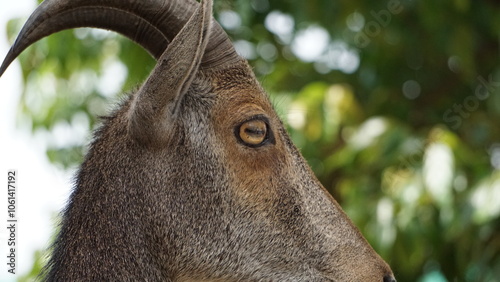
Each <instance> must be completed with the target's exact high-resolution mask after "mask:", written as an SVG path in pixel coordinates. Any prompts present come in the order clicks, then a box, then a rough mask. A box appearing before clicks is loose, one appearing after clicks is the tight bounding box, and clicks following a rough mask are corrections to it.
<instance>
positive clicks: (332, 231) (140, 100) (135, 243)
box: [0, 0, 395, 282]
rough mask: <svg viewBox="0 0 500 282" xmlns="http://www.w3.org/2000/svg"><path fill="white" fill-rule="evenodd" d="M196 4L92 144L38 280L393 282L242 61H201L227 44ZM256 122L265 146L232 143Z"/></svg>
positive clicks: (231, 56) (224, 53) (218, 56)
mask: <svg viewBox="0 0 500 282" xmlns="http://www.w3.org/2000/svg"><path fill="white" fill-rule="evenodd" d="M46 1H52V2H56V1H59V0H46ZM148 1H155V0H148ZM156 1H160V0H156ZM76 2H78V1H76ZM76 2H75V3H76ZM110 2H113V1H111V0H110ZM160 2H161V1H160ZM187 2H189V5H188V4H183V3H184V1H173V0H172V1H167V2H165V3H168V4H169V5H171V6H176V7H177V6H179V5H180V6H182V5H187V6H189V7H197V8H196V11H195V12H194V14H193V16H190V18H189V20H182V21H183V22H184V23H186V22H187V23H186V24H185V25H184V27H183V28H182V29H181V30H180V31H179V32H178V34H177V35H175V38H173V39H172V38H167V39H168V40H167V41H168V42H169V43H168V47H166V48H165V51H164V52H163V53H162V54H161V56H159V58H158V64H157V66H156V67H155V69H154V70H153V71H152V73H151V75H150V77H149V78H148V80H147V81H146V82H145V83H144V85H143V86H142V87H141V88H140V89H139V90H138V91H136V92H134V93H132V94H131V95H130V96H129V98H128V99H126V100H125V101H124V102H123V103H122V104H121V105H120V107H118V109H117V110H115V111H114V112H113V113H112V114H111V115H110V116H109V117H107V118H105V119H104V120H103V123H102V125H101V127H100V128H99V129H98V130H97V131H96V132H95V135H94V140H93V142H92V144H91V145H90V149H89V151H88V153H87V155H86V157H85V161H84V162H83V164H82V165H81V167H80V169H79V171H78V173H77V176H76V181H75V188H74V191H73V193H72V195H71V197H70V200H69V203H68V205H67V207H66V209H65V210H64V212H63V216H62V222H61V229H60V232H59V234H58V237H57V239H56V241H55V242H54V246H53V253H52V257H51V259H50V261H49V263H48V264H47V266H46V267H45V269H44V274H43V279H44V280H46V281H115V280H116V281H366V282H368V281H370V282H371V281H383V282H391V281H395V280H394V278H393V274H392V271H391V269H390V268H389V266H388V265H387V264H386V263H385V262H384V261H383V260H382V259H381V258H380V257H379V256H378V255H377V253H376V252H375V251H374V250H373V249H372V248H371V247H370V245H369V244H368V243H367V242H366V240H365V239H364V238H363V236H362V235H361V233H360V232H359V231H358V229H357V228H356V227H355V226H354V225H353V224H352V222H351V221H350V220H349V218H348V217H347V216H346V214H345V213H344V212H343V211H342V209H341V207H340V206H339V205H338V204H337V202H336V201H335V200H334V199H333V198H332V197H331V196H330V194H329V193H328V192H327V191H326V190H325V189H324V188H323V186H322V185H321V183H320V182H319V181H318V180H317V178H316V177H315V176H314V174H313V172H312V171H311V169H310V168H309V166H308V165H307V163H306V161H305V160H304V159H303V157H302V156H301V154H300V152H299V151H298V150H297V148H296V147H295V146H294V145H293V143H292V141H291V140H290V138H289V136H288V134H287V132H286V130H285V128H284V126H283V124H282V122H281V121H280V119H279V118H278V116H277V114H276V112H275V111H274V109H273V107H272V105H271V103H270V101H269V98H268V97H267V94H266V93H265V91H264V90H263V89H262V88H261V86H260V85H259V83H258V82H257V80H256V79H255V77H254V74H253V72H252V70H251V68H250V67H249V66H248V64H247V62H246V61H245V60H243V59H241V58H239V57H237V55H235V53H234V50H233V49H232V47H231V48H229V47H227V48H226V47H224V48H223V49H222V50H219V51H214V50H215V49H211V53H212V54H213V55H207V53H206V52H205V50H206V48H209V47H207V46H214V44H213V42H212V43H211V40H214V39H213V38H217V40H220V42H226V41H225V40H226V39H224V38H226V37H227V36H225V35H224V36H225V37H223V36H222V35H220V34H217V35H215V36H213V35H212V33H211V32H213V31H214V29H215V30H217V28H216V27H214V26H217V25H216V24H215V23H214V24H212V16H211V5H212V3H211V1H204V2H203V3H202V5H197V4H196V3H195V2H190V1H187ZM44 3H45V2H44ZM61 3H63V2H61ZM82 3H83V2H82ZM172 3H173V4H172ZM47 5H49V7H50V3H49V4H47ZM65 5H70V4H68V3H66V4H65ZM75 5H80V4H75ZM176 9H179V7H177V8H176ZM165 13H166V14H168V11H167V12H165ZM99 19H100V20H102V19H101V18H99ZM88 21H89V19H87V21H86V22H85V23H86V24H87V23H88ZM70 26H71V27H72V26H74V25H70ZM106 26H109V24H108V25H106ZM55 31H57V30H53V31H52V32H55ZM118 31H120V30H118ZM155 34H168V33H167V32H165V31H164V30H162V29H161V28H159V29H158V30H157V31H155ZM20 37H21V36H20ZM137 41H138V42H139V43H140V44H142V43H144V42H141V41H140V40H137ZM26 44H28V43H23V46H24V45H26ZM144 44H146V45H147V43H144ZM28 45H29V44H28ZM215 45H217V44H215ZM19 48H21V47H19ZM155 48H157V47H155ZM211 48H212V47H211ZM221 48H222V47H221ZM228 48H229V49H228ZM18 52H20V51H19V50H14V51H13V54H15V53H18ZM214 58H215V59H214ZM4 69H5V68H4ZM0 72H1V71H0ZM253 120H260V121H263V122H265V125H266V130H267V131H266V135H265V136H266V139H265V140H263V142H262V143H261V144H259V146H250V144H245V143H244V142H242V140H241V139H239V138H238V136H237V134H238V132H239V130H238V128H239V126H241V125H242V124H245V123H246V122H248V121H253Z"/></svg>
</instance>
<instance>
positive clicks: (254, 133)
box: [239, 120, 267, 146]
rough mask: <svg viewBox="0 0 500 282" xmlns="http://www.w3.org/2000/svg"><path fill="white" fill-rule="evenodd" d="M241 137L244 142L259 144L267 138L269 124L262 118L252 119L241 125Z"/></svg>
mask: <svg viewBox="0 0 500 282" xmlns="http://www.w3.org/2000/svg"><path fill="white" fill-rule="evenodd" d="M239 137H240V139H241V141H243V143H244V144H246V145H249V146H258V145H260V144H262V143H264V142H265V141H266V139H267V124H266V123H265V122H264V121H262V120H251V121H247V122H244V123H243V124H242V125H241V126H240V130H239Z"/></svg>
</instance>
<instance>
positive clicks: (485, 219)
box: [8, 0, 500, 281]
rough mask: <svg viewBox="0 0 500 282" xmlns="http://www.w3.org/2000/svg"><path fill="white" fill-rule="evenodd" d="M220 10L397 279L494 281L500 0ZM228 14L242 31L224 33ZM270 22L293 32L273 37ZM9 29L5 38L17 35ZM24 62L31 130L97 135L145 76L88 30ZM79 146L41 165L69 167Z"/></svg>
mask: <svg viewBox="0 0 500 282" xmlns="http://www.w3.org/2000/svg"><path fill="white" fill-rule="evenodd" d="M215 10H216V17H217V18H218V19H220V20H221V22H222V23H223V26H225V28H226V30H227V31H228V34H229V35H230V36H231V37H232V38H233V40H234V41H235V42H239V43H242V44H240V46H244V47H245V46H246V47H245V48H243V49H240V50H243V51H244V53H245V54H247V55H248V58H249V61H250V63H251V64H252V66H253V67H254V69H255V72H256V74H257V76H258V77H259V78H260V79H261V81H262V82H263V84H264V86H265V87H266V89H268V91H269V92H270V94H271V97H272V99H273V100H274V101H275V104H276V108H277V110H278V112H279V113H280V114H281V115H282V117H283V118H284V119H285V120H286V121H287V123H288V125H289V130H290V134H291V135H292V137H293V139H294V141H295V143H296V144H297V145H298V146H299V147H300V148H301V151H302V153H303V155H304V156H305V157H306V158H307V159H308V161H309V162H310V164H311V166H312V167H313V170H314V171H315V172H316V174H317V176H318V178H319V179H320V180H321V181H322V183H323V184H324V186H325V187H326V188H327V189H328V190H329V191H330V192H331V193H332V194H333V195H334V197H335V198H336V199H337V200H338V201H339V202H340V203H341V205H342V206H343V208H344V209H345V211H346V212H347V213H348V214H349V216H350V217H351V218H352V219H353V221H354V222H355V224H356V225H357V226H359V227H360V230H361V231H362V233H363V234H364V235H365V236H366V238H367V239H368V240H369V241H370V242H371V244H372V245H373V246H374V248H375V249H376V250H377V251H378V252H379V253H380V254H381V255H382V256H383V257H384V258H385V259H386V260H387V261H388V262H389V263H390V264H391V266H392V268H393V270H394V271H395V273H396V276H397V278H398V281H498V277H500V208H499V207H500V204H499V202H500V127H499V126H498V120H499V119H500V64H499V63H500V9H499V7H498V3H496V2H495V1H488V0H482V1H475V2H472V1H470V0H455V1H434V2H433V1H402V0H401V1H398V0H387V1H382V2H380V1H332V0H313V1H293V0H286V1H285V0H281V1H279V0H276V1H268V0H251V1H248V0H234V1H229V0H226V1H216V7H215ZM277 12H279V13H277ZM228 15H232V16H233V19H236V21H229V22H226V23H225V24H224V20H223V19H224V17H227V16H228ZM234 15H237V16H236V18H234ZM271 15H278V16H280V15H281V18H280V19H281V20H283V19H285V20H287V19H288V20H290V19H291V20H292V21H291V24H292V25H293V26H292V28H288V29H287V27H290V21H289V22H288V25H285V31H276V30H273V26H272V25H269V24H266V19H268V20H269V19H270V17H271ZM283 16H284V17H283ZM285 22H286V21H285ZM19 24H20V21H19V20H15V21H13V22H12V23H11V25H9V29H8V30H9V31H10V35H11V36H14V34H16V31H17V30H18V27H19ZM311 26H312V27H315V28H319V29H320V30H322V31H324V32H326V34H328V38H327V39H328V42H327V43H328V44H327V47H326V49H325V50H323V52H322V53H321V54H320V55H318V56H316V57H315V58H308V59H305V60H301V56H299V55H298V54H297V53H296V51H295V49H294V44H296V43H297V42H296V41H294V40H295V39H296V38H298V37H299V36H300V35H301V34H303V33H304V31H305V30H307V29H308V28H310V27H311ZM275 27H276V26H275ZM282 27H283V26H282ZM287 30H288V31H287ZM280 32H281V33H280ZM315 43H317V44H320V43H318V42H315ZM346 58H347V59H346ZM21 62H22V65H23V71H24V77H25V80H26V88H25V93H24V97H23V99H22V104H21V108H22V112H23V115H25V116H27V117H29V118H30V119H31V120H32V124H33V130H40V129H47V130H51V129H53V128H54V127H55V126H56V125H57V124H58V123H66V124H70V125H71V124H73V120H74V115H75V113H79V114H80V115H81V114H84V115H85V116H86V117H87V119H88V123H87V124H86V126H87V128H88V129H90V128H93V127H94V126H95V123H96V116H97V115H103V114H105V113H106V112H107V111H108V110H109V108H110V107H111V106H110V104H109V96H115V95H112V94H118V93H121V92H122V91H130V90H131V89H132V88H134V87H135V86H136V85H138V84H139V83H140V82H141V81H143V80H144V78H145V77H146V76H147V75H148V73H149V71H150V70H151V69H152V67H153V66H154V61H153V60H152V59H151V57H150V56H149V55H147V54H146V52H144V51H143V50H141V49H140V48H139V47H137V46H136V45H135V44H133V43H131V42H130V41H128V40H126V39H124V38H122V37H120V36H117V35H114V34H109V33H108V34H103V33H99V32H95V31H89V30H86V29H83V30H76V31H65V32H61V33H58V34H56V35H53V36H51V37H49V38H46V39H43V40H41V41H40V42H38V43H36V44H35V46H33V47H31V48H29V49H28V50H27V51H26V52H24V53H23V55H22V56H21ZM112 62H118V63H119V64H122V65H123V66H125V69H126V75H125V76H126V79H125V78H124V79H123V81H122V82H121V84H120V87H119V88H118V89H116V91H115V92H116V93H111V94H110V93H103V89H102V87H98V86H99V80H100V79H102V78H103V76H104V73H105V69H106V68H107V67H109V66H110V64H111V65H112ZM112 77H113V76H112ZM117 80H120V79H117ZM120 88H121V89H120ZM478 89H479V90H478ZM104 92H105V91H104ZM56 93H57V95H56ZM82 145H84V143H83V142H82V143H80V144H77V145H76V146H75V144H71V145H69V146H60V147H57V146H56V147H54V148H52V149H51V150H49V152H48V154H49V156H50V158H51V160H52V161H54V163H55V164H57V165H63V166H65V167H68V166H72V165H75V164H77V163H79V162H80V161H81V156H82V154H81V152H82V151H83V149H82V148H81V146H82ZM68 152H69V154H68Z"/></svg>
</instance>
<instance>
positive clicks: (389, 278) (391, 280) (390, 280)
mask: <svg viewBox="0 0 500 282" xmlns="http://www.w3.org/2000/svg"><path fill="white" fill-rule="evenodd" d="M384 282H397V281H396V279H395V278H394V276H392V274H386V275H385V276H384Z"/></svg>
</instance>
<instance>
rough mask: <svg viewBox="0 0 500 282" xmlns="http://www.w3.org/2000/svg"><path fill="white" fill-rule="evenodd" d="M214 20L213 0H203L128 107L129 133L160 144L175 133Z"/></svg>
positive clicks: (145, 143) (145, 141) (156, 144)
mask: <svg viewBox="0 0 500 282" xmlns="http://www.w3.org/2000/svg"><path fill="white" fill-rule="evenodd" d="M211 23H212V0H204V1H203V2H202V4H201V5H199V7H198V8H197V9H196V11H195V12H194V14H193V15H192V16H191V18H190V19H189V20H188V22H187V23H186V25H184V27H183V28H182V29H181V30H180V31H179V33H178V34H177V35H176V36H175V37H174V39H173V40H172V42H170V44H169V45H168V47H167V49H166V50H165V51H164V52H163V54H162V55H161V57H160V58H159V59H158V63H157V64H156V67H155V68H154V69H153V71H152V73H151V75H150V76H149V77H148V79H147V80H146V82H145V83H144V85H143V86H142V87H141V88H140V89H139V91H138V93H137V94H136V95H135V97H134V101H133V102H132V105H131V107H130V110H129V124H128V129H129V135H130V136H131V137H132V138H134V139H135V140H137V141H138V142H139V143H141V144H143V145H148V146H149V145H152V146H161V145H162V144H164V142H166V140H168V138H169V136H170V135H171V134H172V130H171V129H172V128H173V126H172V125H173V123H174V122H175V120H176V118H178V116H179V112H180V111H181V104H182V100H183V97H184V95H185V94H186V92H187V91H188V89H189V87H190V86H191V83H192V81H193V79H194V78H195V77H196V75H197V74H198V68H199V66H200V62H201V59H202V58H203V55H204V53H205V48H206V46H207V43H208V40H209V37H210V29H211Z"/></svg>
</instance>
